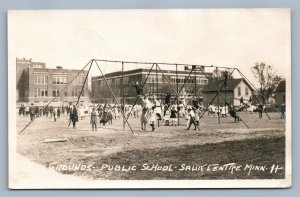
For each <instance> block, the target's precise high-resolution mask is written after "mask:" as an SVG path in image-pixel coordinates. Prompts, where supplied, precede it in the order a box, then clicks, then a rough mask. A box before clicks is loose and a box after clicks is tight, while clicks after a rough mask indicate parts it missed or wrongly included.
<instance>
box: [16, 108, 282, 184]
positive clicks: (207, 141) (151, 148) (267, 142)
mask: <svg viewBox="0 0 300 197" xmlns="http://www.w3.org/2000/svg"><path fill="white" fill-rule="evenodd" d="M269 115H270V117H271V120H269V119H268V118H267V117H266V115H265V114H264V115H263V119H258V114H255V113H254V114H249V113H241V117H242V118H243V119H244V120H245V122H246V123H247V125H249V127H250V128H249V129H248V128H247V127H246V126H245V125H244V124H243V123H242V122H239V123H234V120H233V119H232V118H231V117H227V118H221V124H218V119H217V118H216V117H210V116H207V115H205V116H204V118H203V119H201V120H200V129H201V130H200V131H199V130H193V128H191V129H190V130H185V129H186V126H185V124H186V123H185V120H184V119H180V126H176V127H175V126H164V124H163V123H161V126H160V127H156V130H155V131H154V132H151V131H150V127H149V125H148V128H147V129H148V130H147V131H141V129H140V121H139V120H140V119H139V118H130V119H129V123H130V125H131V127H132V129H133V130H134V135H133V134H132V132H131V131H130V130H129V127H128V126H127V125H126V128H125V130H123V128H122V118H121V119H117V120H115V119H114V120H113V124H112V125H106V126H100V127H99V128H98V130H97V131H92V129H91V125H90V124H89V117H86V118H85V119H83V120H79V122H78V123H77V128H76V129H73V128H72V127H68V117H67V116H62V117H61V118H60V119H58V120H57V121H56V122H54V120H53V119H49V118H47V117H40V118H37V119H35V120H34V122H33V123H32V124H31V125H30V126H29V127H28V128H27V129H26V130H24V132H23V133H22V134H20V135H19V134H17V152H18V153H20V154H21V155H23V156H25V157H27V158H29V159H30V160H32V161H34V162H37V163H39V164H41V165H43V166H45V167H46V168H50V169H53V170H54V171H56V172H58V173H62V174H73V175H75V176H80V177H84V178H86V179H109V180H115V179H118V180H119V179H121V180H123V179H124V180H127V179H130V180H132V179H135V180H153V179H154V180H156V179H168V180H170V179H193V180H196V179H281V178H284V176H285V173H284V166H285V120H283V119H280V115H279V114H278V113H269ZM28 122H29V117H19V116H18V117H17V132H18V133H19V132H20V131H21V130H22V128H24V126H25V125H26V124H27V123H28ZM98 126H99V125H98ZM156 126H157V125H156ZM46 139H66V140H67V141H64V142H50V143H43V141H44V140H46Z"/></svg>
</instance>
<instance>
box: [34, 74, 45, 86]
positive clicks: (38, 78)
mask: <svg viewBox="0 0 300 197" xmlns="http://www.w3.org/2000/svg"><path fill="white" fill-rule="evenodd" d="M34 83H35V84H48V76H46V75H34Z"/></svg>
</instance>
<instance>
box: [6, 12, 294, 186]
mask: <svg viewBox="0 0 300 197" xmlns="http://www.w3.org/2000/svg"><path fill="white" fill-rule="evenodd" d="M8 90H9V92H8V94H9V97H8V98H9V99H8V100H9V101H8V102H9V103H8V119H9V131H8V132H9V133H8V143H9V188H11V189H61V188H66V189H93V188H95V189H107V188H112V189H121V188H128V189H129V188H286V187H290V186H291V176H292V171H291V159H292V158H291V11H290V9H284V8H276V9H274V8H273V9H270V8H269V9H268V8H264V9H156V10H155V9H119V10H118V9H115V10H110V9H107V10H11V11H9V12H8Z"/></svg>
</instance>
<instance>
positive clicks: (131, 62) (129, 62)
mask: <svg viewBox="0 0 300 197" xmlns="http://www.w3.org/2000/svg"><path fill="white" fill-rule="evenodd" d="M95 60H96V61H99V62H118V63H121V62H122V61H119V60H100V59H95ZM123 62H124V63H127V64H161V65H171V66H174V65H176V63H163V62H156V63H155V62H138V61H123ZM177 65H179V66H201V67H210V68H211V67H215V66H212V65H211V66H207V65H196V64H178V63H177ZM218 67H219V68H230V67H225V66H218ZM232 69H233V68H232Z"/></svg>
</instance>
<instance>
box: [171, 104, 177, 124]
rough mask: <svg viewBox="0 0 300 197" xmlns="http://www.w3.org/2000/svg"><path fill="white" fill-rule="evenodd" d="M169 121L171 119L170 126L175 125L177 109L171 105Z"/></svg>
mask: <svg viewBox="0 0 300 197" xmlns="http://www.w3.org/2000/svg"><path fill="white" fill-rule="evenodd" d="M170 118H171V121H172V126H173V125H174V126H176V125H177V110H176V109H175V106H173V107H172V109H171V117H170Z"/></svg>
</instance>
